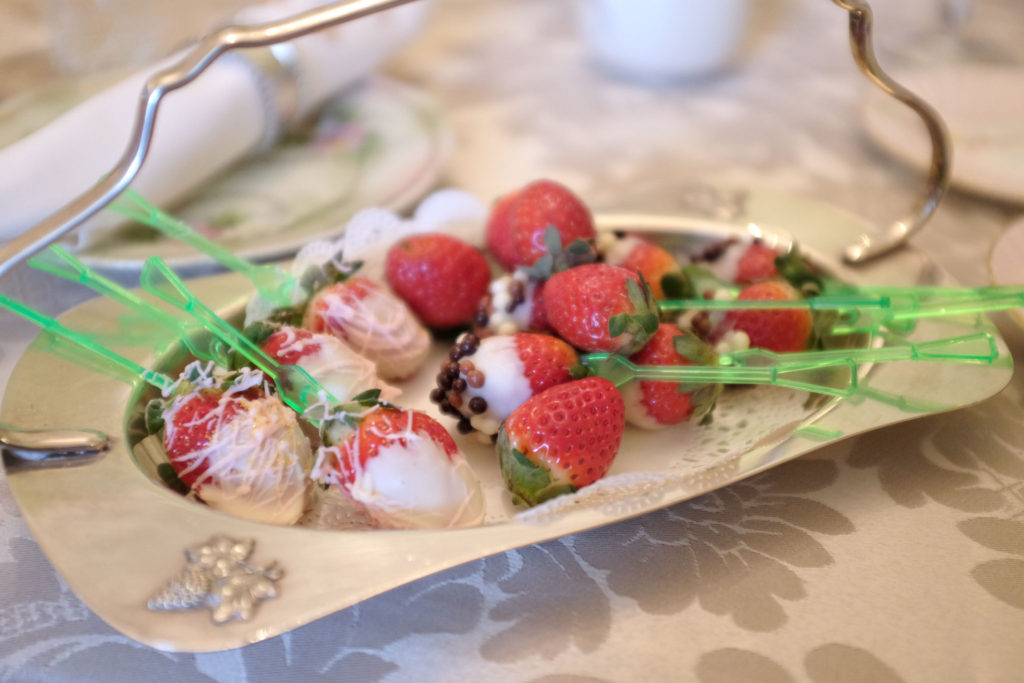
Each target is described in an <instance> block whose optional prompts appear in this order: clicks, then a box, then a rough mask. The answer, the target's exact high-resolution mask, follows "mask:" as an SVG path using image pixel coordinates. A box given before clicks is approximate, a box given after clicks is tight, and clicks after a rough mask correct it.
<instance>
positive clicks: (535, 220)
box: [508, 180, 596, 266]
mask: <svg viewBox="0 0 1024 683" xmlns="http://www.w3.org/2000/svg"><path fill="white" fill-rule="evenodd" d="M508 211H509V218H508V222H509V226H510V231H511V237H512V243H513V245H514V247H515V251H516V265H522V266H531V265H533V264H534V263H535V262H536V261H537V259H539V258H541V257H542V256H544V255H545V254H547V253H548V246H547V244H546V243H545V239H544V233H545V232H546V230H547V228H548V227H549V226H550V227H554V228H555V229H556V230H557V231H558V233H559V235H560V236H561V242H562V244H563V245H569V244H571V243H572V242H574V241H575V240H577V239H581V240H584V241H586V242H593V241H594V238H595V236H596V232H595V230H594V219H593V217H592V216H591V214H590V209H588V208H587V206H586V205H585V204H584V203H583V201H582V200H581V199H580V198H579V197H577V196H576V195H575V194H573V192H572V191H571V190H569V189H568V188H567V187H565V186H564V185H561V184H560V183H556V182H554V181H553V180H537V181H534V182H532V183H530V184H529V185H527V186H526V187H524V188H523V189H521V190H520V191H519V192H517V193H516V194H515V199H514V200H513V201H512V202H511V204H510V206H509V207H508Z"/></svg>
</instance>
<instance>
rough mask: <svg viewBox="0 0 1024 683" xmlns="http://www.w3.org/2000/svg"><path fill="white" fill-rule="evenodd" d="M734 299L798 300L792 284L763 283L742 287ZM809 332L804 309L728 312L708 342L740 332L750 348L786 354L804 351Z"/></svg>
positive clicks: (811, 326)
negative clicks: (746, 339) (744, 335)
mask: <svg viewBox="0 0 1024 683" xmlns="http://www.w3.org/2000/svg"><path fill="white" fill-rule="evenodd" d="M737 298H738V299H742V300H769V301H795V300H797V299H800V298H801V297H800V294H799V292H797V291H796V289H794V288H793V286H792V285H790V284H788V283H786V282H782V281H779V280H767V281H765V282H759V283H756V284H753V285H749V286H747V287H745V288H744V289H743V290H741V291H740V293H739V296H738V297H737ZM813 329H814V324H813V319H812V317H811V312H810V311H809V310H807V309H801V308H790V309H778V310H745V311H742V310H740V311H729V312H728V313H727V314H726V315H725V318H724V319H723V320H722V322H721V323H720V324H719V325H718V326H717V327H716V328H715V330H714V331H712V333H711V339H712V341H715V342H716V343H717V342H718V341H720V340H721V339H722V338H723V337H724V336H725V335H726V334H728V333H730V332H742V333H744V334H746V335H747V337H748V338H749V339H750V346H751V347H756V348H761V349H768V350H769V351H775V352H777V353H786V352H790V351H803V350H804V349H806V348H807V345H808V341H809V340H810V338H811V332H812V331H813Z"/></svg>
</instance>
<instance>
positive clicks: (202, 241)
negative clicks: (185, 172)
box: [110, 190, 305, 307]
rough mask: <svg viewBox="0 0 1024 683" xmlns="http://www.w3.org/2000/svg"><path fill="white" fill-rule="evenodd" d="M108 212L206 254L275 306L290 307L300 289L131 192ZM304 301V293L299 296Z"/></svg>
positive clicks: (280, 273)
mask: <svg viewBox="0 0 1024 683" xmlns="http://www.w3.org/2000/svg"><path fill="white" fill-rule="evenodd" d="M110 208H111V209H112V210H114V211H116V212H118V213H120V214H121V215H122V216H125V217H126V218H131V219H132V220H134V221H138V222H139V223H142V224H144V225H148V226H149V227H151V228H154V229H155V230H159V231H160V232H162V233H163V234H165V235H167V236H168V237H172V238H174V239H177V240H180V241H182V242H184V243H185V244H188V245H189V246H191V247H193V248H194V249H197V250H199V251H201V252H202V253H204V254H206V255H207V256H209V257H210V258H212V259H213V260H214V261H217V262H218V263H220V264H221V265H222V266H224V267H225V268H228V269H230V270H233V271H235V272H236V273H239V274H240V275H243V276H245V277H246V278H247V279H248V280H249V281H250V282H252V284H253V286H254V287H255V288H256V291H258V292H259V293H260V296H262V297H263V298H264V299H267V300H268V301H271V302H273V303H274V304H275V305H277V306H281V307H285V306H291V305H292V304H293V303H294V299H295V296H296V290H297V289H298V288H300V286H299V281H298V279H297V278H295V277H292V276H291V275H289V274H288V273H285V272H283V271H282V270H281V269H280V268H278V267H277V266H273V265H257V264H255V263H252V262H250V261H247V260H245V259H244V258H241V257H239V256H236V255H235V254H234V253H232V252H231V250H229V249H226V248H224V247H222V246H221V245H219V244H217V243H216V242H213V241H212V240H209V239H207V238H206V237H203V236H202V235H200V234H199V233H198V232H196V231H195V230H193V229H192V228H191V227H190V226H189V225H188V224H187V223H185V222H183V221H180V220H178V219H176V218H174V217H173V216H170V215H168V214H167V213H165V212H163V211H161V210H160V209H159V208H157V207H156V206H153V205H152V204H150V203H149V202H147V201H146V200H145V199H143V198H142V197H141V196H140V195H139V194H138V193H137V192H134V191H133V190H125V191H124V192H123V193H122V194H121V195H120V196H119V197H118V198H117V199H115V200H114V201H113V202H111V203H110ZM299 295H300V296H302V297H304V296H305V293H303V292H300V293H299Z"/></svg>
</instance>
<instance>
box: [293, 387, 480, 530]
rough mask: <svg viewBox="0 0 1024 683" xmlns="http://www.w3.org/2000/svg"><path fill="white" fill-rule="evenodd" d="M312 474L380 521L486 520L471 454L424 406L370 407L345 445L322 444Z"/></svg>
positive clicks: (440, 523)
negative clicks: (423, 410) (468, 458)
mask: <svg viewBox="0 0 1024 683" xmlns="http://www.w3.org/2000/svg"><path fill="white" fill-rule="evenodd" d="M312 476H313V478H314V479H316V480H319V481H323V482H326V483H328V484H333V485H335V486H338V487H339V488H341V489H342V490H344V491H345V492H347V493H348V495H349V496H350V497H351V498H352V499H353V500H354V501H355V502H356V503H358V504H360V505H362V506H363V507H365V509H366V511H367V512H368V513H369V514H370V516H371V517H373V518H374V519H375V520H376V521H377V522H378V523H379V524H381V525H382V526H386V527H397V528H437V527H446V526H468V525H473V524H478V523H480V522H481V521H482V520H483V512H484V501H483V492H482V490H481V488H480V483H479V481H478V480H477V478H476V475H475V474H474V473H473V470H472V468H471V467H470V466H469V464H468V463H467V462H466V459H465V456H463V454H462V452H461V451H460V450H459V448H458V446H457V445H456V444H455V441H454V439H452V437H451V435H450V434H449V433H448V432H447V431H446V430H445V428H444V427H442V426H441V425H440V424H439V423H438V422H437V421H436V420H434V419H433V418H431V417H430V416H428V415H426V414H424V413H421V412H418V411H414V410H401V409H398V408H393V407H381V408H376V409H373V410H371V411H370V412H369V413H367V414H366V415H364V416H363V417H362V419H360V421H359V423H358V425H357V427H356V428H355V430H354V431H353V432H351V433H350V434H349V435H348V436H347V437H346V438H345V439H344V440H343V441H342V442H341V443H340V444H337V445H334V446H328V447H324V448H321V449H320V451H319V452H318V454H317V461H316V464H314V466H313V474H312Z"/></svg>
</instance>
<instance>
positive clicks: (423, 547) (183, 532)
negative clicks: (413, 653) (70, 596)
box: [0, 192, 1013, 651]
mask: <svg viewBox="0 0 1024 683" xmlns="http://www.w3.org/2000/svg"><path fill="white" fill-rule="evenodd" d="M747 207H748V211H747V216H746V217H745V218H744V219H743V220H742V221H741V222H737V223H720V222H715V221H710V220H704V219H698V218H679V217H650V216H635V215H634V216H604V217H602V218H601V224H602V226H603V227H604V228H613V229H617V228H627V227H628V228H633V229H636V230H642V231H645V232H650V233H652V234H656V235H657V234H660V235H662V236H664V237H665V238H666V239H667V240H668V241H671V240H673V239H676V237H675V236H677V235H680V234H682V235H692V236H695V237H697V238H705V239H710V238H715V237H721V236H723V235H727V234H749V231H750V230H751V225H753V226H755V228H756V229H757V230H759V231H762V232H763V233H765V234H766V235H767V236H768V238H769V239H771V238H773V237H778V239H779V240H780V241H782V242H785V241H787V240H788V239H790V237H793V238H795V239H797V240H798V241H799V242H800V243H801V244H803V245H804V249H805V251H808V252H809V253H811V254H812V255H813V256H814V257H815V258H816V259H817V260H819V261H820V262H822V263H824V264H825V265H827V266H829V267H832V268H833V269H834V270H835V272H836V274H837V275H839V276H840V277H843V278H844V279H847V280H851V281H855V282H874V283H892V284H911V283H920V284H951V280H950V279H949V278H948V277H947V276H946V275H944V274H943V273H942V272H941V271H940V270H939V269H938V268H937V267H935V266H934V264H932V263H931V262H930V261H929V260H928V259H927V258H926V257H925V256H924V255H922V254H920V253H918V252H915V251H913V250H912V249H906V250H901V251H900V252H898V253H897V254H895V255H893V256H892V257H890V258H889V259H886V260H882V261H880V262H877V263H874V264H871V265H870V266H867V267H865V268H864V269H862V270H857V271H850V270H848V269H845V268H844V267H842V266H841V265H840V264H839V263H838V260H837V258H836V256H837V255H838V254H839V253H840V250H841V248H842V246H843V245H845V244H847V243H848V242H850V240H851V239H852V238H854V237H855V236H856V235H858V234H860V233H861V232H862V231H863V230H864V229H865V226H864V224H863V222H862V221H861V220H860V219H858V218H856V217H854V216H852V215H850V214H848V213H845V212H842V211H840V210H837V209H835V208H833V207H831V206H829V205H826V204H821V203H816V202H808V201H800V200H795V199H793V198H789V197H785V196H780V195H773V194H766V193H756V192H755V193H752V194H751V196H750V198H749V201H748V203H747ZM822 225H829V226H830V229H829V230H827V231H823V230H821V229H820V227H821V226H822ZM194 287H195V290H196V291H197V293H198V294H199V296H200V298H202V299H203V300H204V301H205V302H206V303H207V304H209V305H211V306H213V307H214V308H215V309H217V310H219V311H221V312H223V313H224V314H225V315H233V314H237V313H238V311H239V310H240V308H241V303H242V301H243V300H244V297H246V296H247V295H248V294H249V293H250V286H249V285H248V283H247V282H245V281H243V280H242V279H241V278H239V277H237V276H233V275H226V276H217V277H213V278H206V279H203V280H196V281H194ZM120 312H121V311H120V309H119V307H117V306H114V305H111V304H109V303H108V302H105V301H102V300H94V301H92V302H89V303H86V304H84V305H83V306H80V307H78V308H76V309H74V310H73V311H70V312H69V313H68V314H66V315H65V316H63V320H64V322H65V323H66V324H67V325H69V326H71V327H74V328H82V329H87V330H88V329H92V330H105V331H110V330H111V329H112V326H116V325H117V320H118V316H119V315H120ZM974 322H975V321H969V322H968V323H964V324H961V325H954V324H951V323H934V324H930V325H927V326H925V325H922V326H919V328H918V329H919V332H920V333H921V336H927V337H928V338H938V337H944V336H952V335H955V334H962V333H964V332H965V331H974V330H975V326H974V324H973V323H974ZM988 328H989V329H992V331H993V333H994V334H996V339H997V341H998V342H999V349H1000V352H1001V356H1000V359H999V360H998V361H997V362H996V363H995V364H993V365H955V364H942V363H937V364H928V365H924V364H920V363H893V364H887V365H884V366H882V365H879V366H876V367H874V368H873V369H872V370H871V371H870V372H869V373H868V375H867V376H866V377H865V378H863V384H862V385H863V386H867V387H869V388H870V390H871V391H872V392H874V395H875V396H876V397H877V399H878V400H863V401H861V400H849V401H841V402H840V401H836V402H832V403H830V404H828V405H826V406H824V407H820V408H816V409H814V408H812V409H807V408H805V407H804V405H803V404H804V400H805V399H806V398H807V395H806V394H797V393H796V392H792V393H790V392H787V391H785V390H780V389H772V388H767V389H764V392H767V393H764V392H762V389H761V388H758V389H753V390H749V389H748V390H743V392H760V393H749V394H746V396H747V397H748V398H747V399H746V400H747V401H748V402H749V403H748V405H750V407H751V408H754V404H756V403H761V402H763V403H764V404H765V405H769V406H774V407H775V408H778V410H779V412H778V417H777V422H770V423H764V424H762V425H761V429H760V432H758V431H757V430H751V429H749V427H744V425H743V423H744V422H746V420H744V419H742V418H743V415H742V413H741V412H740V411H733V417H729V416H728V415H721V414H720V415H719V416H718V419H717V420H716V422H715V424H713V425H712V426H711V427H709V428H700V429H706V431H700V432H698V431H696V430H697V428H695V427H690V426H681V427H677V428H674V429H669V430H665V431H661V432H640V431H639V430H633V429H630V431H629V432H628V433H627V434H626V436H625V437H624V440H623V447H622V449H621V452H620V454H619V457H618V458H617V460H616V462H615V465H614V468H613V470H612V473H611V477H610V478H609V479H607V480H603V482H602V483H600V484H601V485H598V484H595V485H594V486H592V487H588V488H586V489H583V491H581V492H580V493H579V494H576V496H577V497H576V498H572V497H563V498H559V499H556V500H555V501H552V505H550V506H549V507H547V508H544V509H539V508H535V509H534V510H535V511H530V512H528V513H526V514H522V515H517V514H516V513H515V510H513V509H512V508H511V506H510V504H509V502H508V497H507V496H506V495H504V494H503V493H502V491H501V490H500V489H501V484H500V476H499V475H498V473H497V467H496V466H495V458H494V454H493V452H492V451H490V449H489V448H488V447H485V446H482V445H480V444H479V443H478V442H476V440H471V439H468V438H463V439H462V440H461V441H460V445H462V446H463V447H464V448H466V449H467V451H468V452H467V455H468V456H469V458H470V462H471V464H472V465H473V466H474V468H475V469H476V470H477V473H478V475H479V476H480V477H481V479H482V480H483V483H484V487H485V492H486V495H487V497H488V520H487V521H488V523H487V524H486V525H484V526H481V527H476V528H470V529H458V530H430V531H319V530H313V529H306V528H294V527H276V526H270V525H266V524H260V523H256V522H252V521H248V520H245V519H240V518H237V517H232V516H229V515H227V514H224V513H221V512H217V511H215V510H211V509H209V508H206V507H205V506H201V505H198V504H196V503H193V502H190V501H189V500H187V499H185V498H182V497H180V496H178V495H177V494H175V493H172V492H171V491H169V490H168V489H166V488H164V487H162V486H160V485H159V484H156V483H154V482H153V481H152V480H151V479H149V478H148V477H147V476H146V475H145V474H144V473H143V471H142V470H141V469H140V467H139V466H137V465H136V463H135V461H134V459H133V456H132V454H131V452H130V449H129V435H128V425H129V423H130V422H131V419H132V414H131V413H132V411H133V410H134V409H135V408H136V407H137V406H138V405H139V403H140V395H141V394H142V393H143V392H142V389H141V388H140V389H133V388H131V387H129V386H128V385H125V384H121V383H118V382H116V381H114V380H110V379H105V378H104V377H102V376H99V375H95V374H91V373H89V372H87V371H86V370H84V369H83V368H81V367H78V366H75V365H72V364H69V363H67V362H65V361H63V360H61V359H59V358H55V357H54V356H53V355H51V354H49V353H47V352H46V351H45V346H46V344H45V339H43V338H42V337H40V339H39V340H37V342H36V343H35V344H33V346H32V347H30V348H29V350H28V351H27V352H26V353H25V355H24V356H23V357H22V358H21V359H20V361H19V363H18V365H17V367H16V368H15V369H14V371H13V373H12V375H11V379H10V382H9V384H8V389H7V393H6V396H5V400H4V403H3V406H2V411H0V420H3V421H5V422H9V423H13V424H17V425H21V426H25V427H39V428H52V427H57V426H68V425H77V426H89V427H93V428H97V429H101V430H104V431H106V432H107V433H109V434H112V435H113V437H114V443H113V447H112V448H111V450H110V451H109V452H108V453H106V454H105V455H104V456H102V457H100V458H97V459H94V460H92V461H88V462H83V463H81V464H79V465H78V466H75V467H65V468H49V469H32V468H25V467H21V466H18V464H17V463H15V461H13V460H11V459H6V458H5V466H6V468H7V472H8V481H9V484H10V487H11V491H12V492H13V494H14V497H15V499H16V501H17V502H18V505H19V507H20V509H21V512H22V515H23V516H24V518H25V520H26V522H27V524H28V525H29V527H30V529H31V530H32V532H33V534H34V535H35V538H36V540H37V541H38V543H39V545H40V547H41V548H42V549H43V551H44V552H45V553H46V555H47V557H48V558H49V559H50V561H51V562H52V563H53V565H54V566H55V567H56V569H57V570H58V571H59V572H60V573H61V575H62V576H63V577H64V578H65V580H66V581H67V583H68V584H69V586H70V587H71V588H72V589H73V590H74V591H75V593H76V594H77V595H78V596H79V597H80V598H81V599H82V600H83V601H84V602H85V604H87V605H88V606H89V607H90V608H91V609H92V610H93V611H95V612H96V614H98V615H99V616H100V617H101V618H103V619H104V620H105V621H107V622H108V623H109V624H111V625H112V626H113V627H114V628H116V629H118V630H120V631H122V632H123V633H125V634H126V635H128V636H130V637H132V638H135V639H137V640H139V641H141V642H144V643H147V644H149V645H152V646H154V647H158V648H161V649H167V650H185V651H210V650H220V649H227V648H233V647H238V646H241V645H245V644H247V643H251V642H256V641H259V640H263V639H265V638H269V637H272V636H275V635H277V634H280V633H283V632H285V631H288V630H290V629H293V628H296V627H298V626H300V625H302V624H306V623H309V622H311V621H313V620H315V619H318V618H320V617H323V616H325V615H327V614H330V613H332V612H334V611H337V610H340V609H343V608H345V607H348V606H350V605H352V604H355V603H357V602H359V601H361V600H364V599H366V598H368V597H370V596H373V595H376V594H378V593H382V592H384V591H387V590H389V589H391V588H394V587H397V586H400V585H402V584H404V583H407V582H409V581H412V580H415V579H417V578H420V577H422V576H425V575H427V574H431V573H434V572H438V571H441V570H442V569H445V568H448V567H452V566H455V565H458V564H461V563H463V562H467V561H470V560H473V559H478V558H481V557H485V556H488V555H491V554H495V553H499V552H503V551H506V550H509V549H512V548H515V547H519V546H523V545H527V544H531V543H537V542H541V541H545V540H548V539H552V538H556V537H559V536H563V535H567V534H573V533H577V532H580V531H583V530H585V529H590V528H593V527H596V526H601V525H606V524H611V523H613V522H615V521H619V520H622V519H625V518H627V517H631V516H634V515H638V514H642V513H645V512H648V511H651V510H655V509H658V508H660V507H664V506H666V505H670V504H673V503H677V502H680V501H684V500H687V499H689V498H692V497H694V496H697V495H700V494H702V493H705V492H708V491H711V490H714V489H716V488H719V487H721V486H725V485H727V484H729V483H731V482H734V481H737V480H739V479H742V478H744V477H748V476H750V475H752V474H754V473H756V472H759V471H762V470H764V469H767V468H770V467H775V466H777V465H779V464H781V463H783V462H785V461H787V460H790V459H792V458H795V457H797V456H799V455H802V454H804V453H807V452H809V451H812V450H814V449H816V448H818V447H819V446H820V445H821V444H822V443H825V442H830V441H835V440H838V439H842V438H846V437H849V436H852V435H855V434H858V433H861V432H864V431H867V430H871V429H876V428H878V427H881V426H884V425H890V424H894V423H897V422H901V421H904V420H909V419H913V418H915V417H917V416H919V415H922V414H926V413H928V412H937V411H940V410H950V409H954V408H957V407H961V406H964V405H968V404H971V403H974V402H976V401H979V400H982V399H984V398H987V397H989V396H991V395H993V394H995V393H997V392H998V391H1000V390H1001V389H1002V388H1003V386H1005V385H1006V383H1007V382H1008V381H1009V379H1010V377H1011V375H1012V372H1013V370H1012V362H1011V361H1010V358H1009V355H1008V353H1007V351H1006V349H1005V346H1004V345H1003V344H1002V342H1001V340H999V339H998V334H997V333H995V332H994V328H991V326H990V325H989V326H988ZM114 329H116V328H114ZM122 351H123V352H124V353H125V354H126V355H130V357H132V358H134V359H136V360H138V361H139V362H141V363H143V364H153V363H157V364H159V363H160V362H168V363H169V362H170V361H168V360H166V359H165V360H164V361H161V360H160V359H154V358H153V357H152V352H147V351H143V350H139V349H123V350H122ZM435 353H436V354H437V358H439V357H440V354H441V353H443V346H440V345H439V347H438V349H437V350H436V352H435ZM435 360H436V358H435ZM435 372H436V369H435V368H434V367H430V366H427V367H425V368H424V369H423V371H422V372H421V373H420V374H419V375H418V376H417V377H415V378H414V379H413V380H411V381H410V383H408V384H407V385H406V386H405V387H404V388H405V390H406V396H405V397H403V399H402V401H401V402H402V403H403V404H404V405H407V406H410V407H420V408H424V409H427V410H430V411H431V412H433V408H432V407H430V404H429V402H428V400H427V392H428V389H429V387H430V384H431V382H432V377H433V375H434V373H435ZM737 393H740V392H737ZM780 396H781V398H780ZM766 397H767V400H763V399H765V398H766ZM740 400H741V401H742V400H744V399H743V398H742V397H741V398H740ZM126 407H127V410H126ZM908 408H909V409H913V410H916V411H919V412H912V411H911V410H908ZM773 409H774V408H773ZM754 414H755V415H757V416H758V417H757V420H762V421H763V418H764V417H765V416H766V415H769V416H771V415H770V413H766V412H765V411H763V410H755V411H754ZM773 419H774V418H773ZM752 420H753V418H752ZM754 421H756V420H754ZM765 427H767V428H766V429H765ZM723 430H724V431H723ZM684 443H689V444H691V447H692V449H693V450H690V451H687V450H683V449H682V444H684ZM702 444H704V446H703V447H702ZM604 482H609V483H608V484H607V485H604ZM574 500H575V502H576V503H578V504H570V503H572V502H573V501H574ZM215 534H224V535H227V536H230V537H232V538H236V539H253V540H255V543H256V546H255V553H254V555H253V558H252V559H253V561H254V562H256V563H258V564H261V565H264V564H268V563H270V562H271V561H273V560H276V561H277V562H278V563H279V564H280V565H281V566H282V567H283V568H284V570H285V574H284V577H283V578H282V579H281V580H280V582H279V583H278V588H279V591H280V595H279V596H278V597H277V598H276V599H273V600H269V601H266V602H264V603H262V604H261V606H260V607H259V609H258V610H257V611H256V613H255V615H254V616H253V618H252V619H251V620H250V621H248V622H238V621H234V622H230V623H228V624H225V625H222V626H217V625H215V624H213V623H212V621H211V619H210V616H209V615H208V614H207V613H206V612H205V611H199V610H196V611H186V612H151V611H149V610H147V608H146V601H147V599H148V598H150V597H151V596H152V595H154V593H156V592H157V591H158V590H159V589H160V588H161V587H162V586H163V585H164V584H165V583H166V582H167V581H168V580H169V579H171V578H173V577H174V575H175V574H176V573H177V572H179V571H180V569H181V567H182V566H183V563H184V555H183V551H184V550H185V549H186V548H189V547H193V546H195V545H197V544H200V543H203V542H205V541H206V540H208V539H209V538H211V537H212V536H214V535H215Z"/></svg>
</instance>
